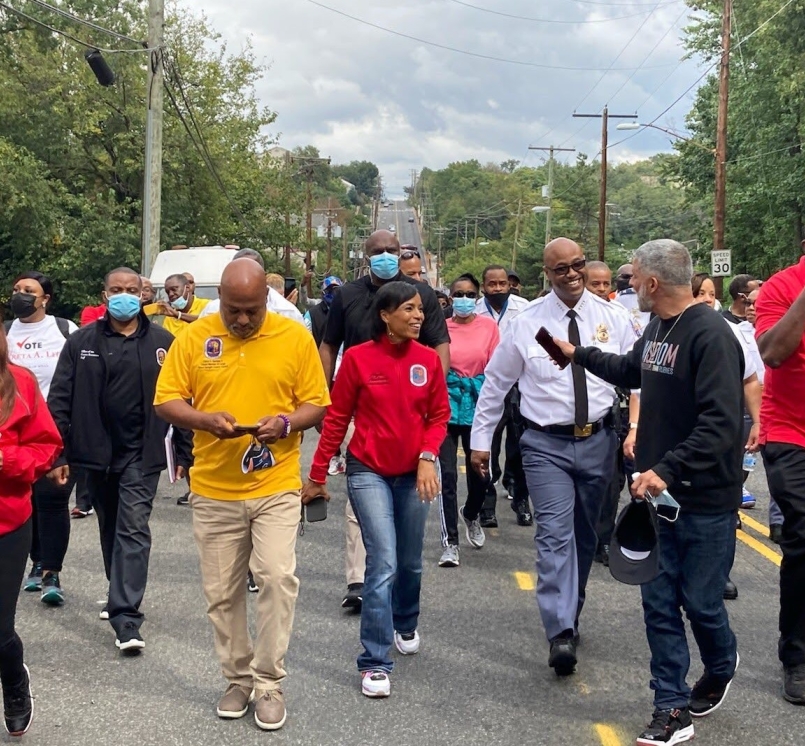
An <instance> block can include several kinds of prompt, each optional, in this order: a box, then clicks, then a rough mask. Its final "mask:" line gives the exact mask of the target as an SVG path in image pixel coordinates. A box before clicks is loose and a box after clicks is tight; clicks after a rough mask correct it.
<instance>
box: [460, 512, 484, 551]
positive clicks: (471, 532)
mask: <svg viewBox="0 0 805 746" xmlns="http://www.w3.org/2000/svg"><path fill="white" fill-rule="evenodd" d="M458 512H459V514H460V515H461V520H462V521H464V524H465V525H466V527H467V541H468V542H469V543H470V544H471V545H472V546H474V547H475V548H476V549H483V546H484V544H485V543H486V534H485V533H484V530H483V529H482V528H481V522H480V521H479V520H478V519H477V518H476V519H475V520H474V521H468V520H467V519H466V518H465V517H464V507H463V506H462V507H461V508H459V511H458Z"/></svg>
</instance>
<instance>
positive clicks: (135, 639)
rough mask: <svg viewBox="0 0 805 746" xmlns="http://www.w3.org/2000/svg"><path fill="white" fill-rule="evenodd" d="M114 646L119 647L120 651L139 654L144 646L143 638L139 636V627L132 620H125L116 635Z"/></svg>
mask: <svg viewBox="0 0 805 746" xmlns="http://www.w3.org/2000/svg"><path fill="white" fill-rule="evenodd" d="M115 646H116V647H118V648H119V649H120V652H121V653H126V654H127V655H139V653H140V651H141V650H142V649H143V648H144V647H145V640H143V638H142V637H140V628H139V627H138V626H137V625H136V624H135V623H134V622H126V623H125V624H124V625H123V629H122V630H120V632H119V633H118V635H117V639H116V640H115Z"/></svg>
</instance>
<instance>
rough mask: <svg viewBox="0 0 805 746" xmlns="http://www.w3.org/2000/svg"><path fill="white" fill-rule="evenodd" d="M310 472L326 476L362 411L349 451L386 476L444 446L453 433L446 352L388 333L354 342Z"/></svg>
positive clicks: (404, 469)
mask: <svg viewBox="0 0 805 746" xmlns="http://www.w3.org/2000/svg"><path fill="white" fill-rule="evenodd" d="M332 400H333V403H332V405H331V406H330V408H329V409H328V410H327V416H326V417H325V419H324V427H323V429H322V433H321V439H320V440H319V446H318V448H317V449H316V455H315V456H314V457H313V463H312V464H311V467H310V479H311V480H312V481H313V482H318V483H319V484H324V483H325V482H326V481H327V466H328V464H329V463H330V457H331V456H332V455H333V454H334V453H335V452H336V451H337V450H338V448H339V447H340V445H341V443H342V442H343V440H344V436H345V435H346V434H347V428H348V427H349V422H350V420H351V419H352V418H353V417H354V418H355V434H354V435H353V436H352V440H351V441H350V444H349V452H350V453H351V454H352V455H353V456H354V457H355V458H356V459H358V461H360V462H361V463H363V464H365V465H366V466H367V467H369V468H370V469H371V470H372V471H373V472H375V473H376V474H379V475H380V476H383V477H396V476H400V475H402V474H409V473H410V472H412V471H416V470H417V468H418V467H419V454H420V453H422V452H423V451H430V452H431V453H434V454H437V455H438V453H439V448H440V447H441V445H442V441H443V440H444V439H445V436H446V434H447V422H448V421H449V419H450V403H449V401H448V398H447V384H446V382H445V377H444V371H443V370H442V364H441V361H440V360H439V356H438V355H437V354H436V353H435V352H434V351H433V350H432V349H431V348H430V347H425V346H424V345H421V344H419V342H415V341H410V342H402V343H400V344H396V345H394V344H391V342H389V341H388V339H386V338H385V337H383V338H381V340H380V341H379V342H365V343H364V344H361V345H357V346H355V347H350V349H348V350H347V351H346V352H345V353H344V357H343V360H342V361H341V368H340V369H339V371H338V377H337V378H336V381H335V386H334V387H333V391H332Z"/></svg>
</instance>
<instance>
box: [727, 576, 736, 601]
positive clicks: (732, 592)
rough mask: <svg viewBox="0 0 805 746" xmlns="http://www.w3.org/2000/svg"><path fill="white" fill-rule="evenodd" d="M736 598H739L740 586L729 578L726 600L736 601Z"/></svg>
mask: <svg viewBox="0 0 805 746" xmlns="http://www.w3.org/2000/svg"><path fill="white" fill-rule="evenodd" d="M736 598H738V586H737V585H735V583H733V582H732V581H731V580H730V579H729V578H727V584H726V585H725V586H724V600H725V601H734V600H735V599H736Z"/></svg>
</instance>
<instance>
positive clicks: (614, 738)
mask: <svg viewBox="0 0 805 746" xmlns="http://www.w3.org/2000/svg"><path fill="white" fill-rule="evenodd" d="M595 732H596V734H597V735H598V737H599V738H600V739H601V746H621V739H620V738H618V734H617V733H615V729H614V728H613V727H612V726H611V725H604V724H603V723H596V724H595Z"/></svg>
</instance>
